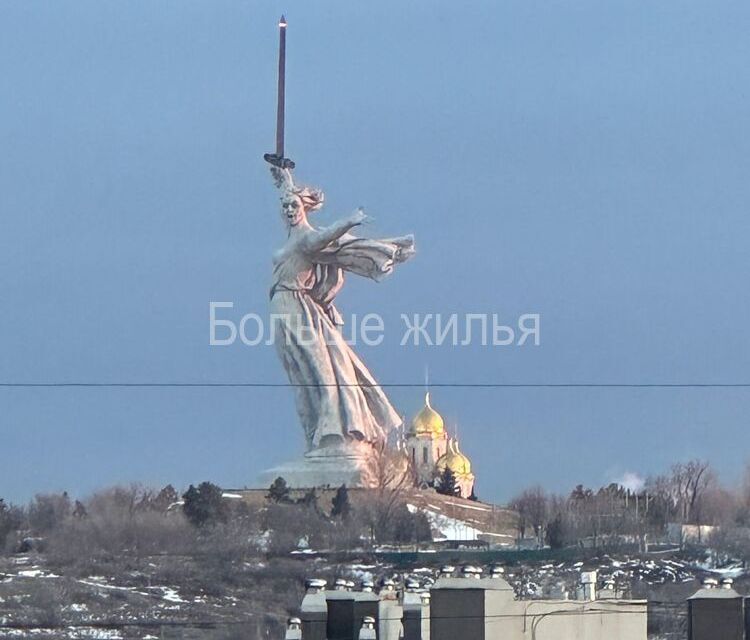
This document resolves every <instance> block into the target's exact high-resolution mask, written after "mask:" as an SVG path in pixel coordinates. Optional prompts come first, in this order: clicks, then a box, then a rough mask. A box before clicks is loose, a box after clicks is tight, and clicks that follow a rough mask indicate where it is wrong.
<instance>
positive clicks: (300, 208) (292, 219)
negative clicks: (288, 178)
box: [281, 187, 325, 227]
mask: <svg viewBox="0 0 750 640" xmlns="http://www.w3.org/2000/svg"><path fill="white" fill-rule="evenodd" d="M323 202H325V194H324V193H323V192H322V191H321V190H320V189H313V188H311V187H292V188H291V189H284V191H283V193H282V196H281V217H282V219H283V220H284V224H286V225H287V226H290V227H296V226H297V225H298V224H299V223H300V222H302V221H303V220H305V219H306V218H307V215H308V214H309V213H311V212H313V211H317V210H318V209H320V208H321V207H322V206H323Z"/></svg>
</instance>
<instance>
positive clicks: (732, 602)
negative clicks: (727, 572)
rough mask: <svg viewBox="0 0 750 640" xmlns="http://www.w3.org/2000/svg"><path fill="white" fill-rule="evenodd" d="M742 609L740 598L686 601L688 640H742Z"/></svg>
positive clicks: (743, 628)
mask: <svg viewBox="0 0 750 640" xmlns="http://www.w3.org/2000/svg"><path fill="white" fill-rule="evenodd" d="M715 592H716V593H717V594H718V595H722V591H721V590H719V589H716V590H715ZM743 609H744V607H743V601H742V597H740V596H737V597H735V598H695V599H690V600H688V640H718V639H719V638H720V639H721V640H744V638H745V624H744V622H745V620H744V617H745V615H744V610H743Z"/></svg>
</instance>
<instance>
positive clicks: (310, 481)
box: [258, 441, 373, 489]
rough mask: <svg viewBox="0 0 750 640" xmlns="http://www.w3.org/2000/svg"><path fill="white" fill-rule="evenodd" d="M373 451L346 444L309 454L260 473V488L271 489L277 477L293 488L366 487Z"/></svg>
mask: <svg viewBox="0 0 750 640" xmlns="http://www.w3.org/2000/svg"><path fill="white" fill-rule="evenodd" d="M372 456H373V449H372V446H370V445H369V444H367V443H363V442H356V441H346V442H343V443H338V444H334V445H330V446H326V447H320V448H318V449H313V450H312V451H309V452H308V453H306V454H305V455H304V457H302V458H301V459H299V460H294V461H292V462H285V463H284V464H281V465H279V466H277V467H274V468H272V469H267V470H266V471H264V472H263V473H261V475H260V477H259V479H258V480H259V483H260V485H261V486H264V487H265V486H270V485H271V483H272V482H273V481H274V480H275V479H276V478H278V477H282V478H284V480H286V483H287V485H288V486H289V487H290V488H291V489H313V488H324V487H332V488H335V487H340V486H341V485H342V484H345V485H346V486H347V487H367V486H371V484H372V483H371V482H368V468H369V466H370V461H371V460H372Z"/></svg>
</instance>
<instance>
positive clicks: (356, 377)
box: [270, 166, 414, 452]
mask: <svg viewBox="0 0 750 640" xmlns="http://www.w3.org/2000/svg"><path fill="white" fill-rule="evenodd" d="M271 173H272V175H273V177H274V180H275V182H276V186H277V187H278V188H279V189H280V190H281V218H282V220H283V222H284V225H285V227H286V231H287V239H286V242H285V243H284V245H283V247H282V248H281V249H279V250H278V251H276V252H275V253H274V256H273V285H272V287H271V294H270V296H271V317H272V318H273V319H274V336H275V341H276V348H277V351H278V354H279V357H280V358H281V361H282V363H283V365H284V368H285V369H286V372H287V375H288V376H289V382H290V383H291V384H292V385H294V389H295V393H296V402H297V413H298V414H299V418H300V421H301V423H302V426H303V428H304V432H305V439H306V443H307V451H308V452H310V451H312V450H313V449H315V448H325V447H329V446H334V447H335V446H340V445H342V444H344V443H345V442H347V441H349V440H355V441H359V442H369V443H374V442H377V441H379V440H381V439H383V438H385V437H386V436H387V434H388V433H389V432H390V431H391V429H394V428H396V427H398V426H400V424H401V418H400V417H399V415H398V414H397V413H396V411H395V410H394V409H393V407H392V406H391V403H390V402H389V400H388V398H387V397H386V395H385V393H384V392H383V390H382V389H381V388H380V387H379V386H378V385H377V382H376V381H375V379H374V378H373V376H372V374H371V373H370V372H369V371H368V370H367V367H366V366H365V365H364V364H363V362H362V361H361V360H360V358H359V357H358V356H357V354H356V353H355V352H354V351H353V349H352V348H351V347H350V346H349V345H348V344H347V343H346V341H345V340H344V338H343V336H342V335H341V332H340V329H339V327H340V326H341V324H342V320H341V316H340V315H339V313H338V311H337V310H336V307H335V306H334V305H333V302H334V298H335V297H336V294H337V293H338V292H339V291H340V290H341V287H342V286H343V284H344V274H345V273H353V274H355V275H359V276H364V277H367V278H371V279H373V280H376V281H377V280H381V279H382V278H384V277H385V276H387V275H388V274H390V273H391V272H392V271H393V268H394V266H395V265H396V264H399V263H401V262H404V261H406V260H408V259H409V258H410V257H411V256H412V255H413V254H414V239H413V237H412V236H403V237H398V238H388V239H383V240H370V239H365V238H358V237H356V236H354V235H352V234H351V233H350V231H351V230H352V229H354V228H355V227H357V226H360V225H362V224H365V223H366V222H367V221H368V217H367V215H365V213H364V212H363V211H362V209H358V210H357V211H355V212H354V213H353V214H352V215H350V216H349V217H348V218H344V219H343V220H340V221H338V222H336V223H335V224H333V225H331V226H330V227H326V228H316V227H314V226H312V225H311V224H310V221H309V220H308V216H309V215H310V214H311V213H312V212H313V211H317V210H318V209H319V208H320V207H322V205H323V201H324V195H323V192H322V191H320V190H317V189H311V188H309V187H302V186H297V185H295V184H294V181H293V178H292V174H291V171H290V170H289V169H282V168H279V167H275V166H274V167H272V168H271Z"/></svg>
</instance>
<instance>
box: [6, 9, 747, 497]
mask: <svg viewBox="0 0 750 640" xmlns="http://www.w3.org/2000/svg"><path fill="white" fill-rule="evenodd" d="M282 11H283V12H285V13H286V15H287V19H288V21H289V28H288V51H287V56H288V77H287V153H288V155H289V156H291V157H292V158H293V159H294V160H295V161H296V162H297V172H296V173H297V176H298V177H299V179H300V180H302V181H307V182H310V183H312V184H314V185H318V186H321V187H323V188H324V189H325V191H326V196H327V204H326V208H325V210H324V211H322V212H320V213H316V214H315V215H316V223H319V224H329V223H330V222H332V221H334V220H336V219H337V218H339V217H341V216H343V215H347V214H349V213H350V212H351V211H352V210H353V209H354V208H355V207H357V206H359V205H362V206H364V207H365V208H366V209H367V211H368V212H369V214H370V215H371V216H372V217H373V218H374V222H373V223H372V224H371V225H369V226H368V227H367V229H365V230H364V233H366V234H368V235H372V236H381V237H382V236H392V235H398V234H403V233H414V235H415V237H416V243H417V248H418V254H417V256H416V257H415V258H414V259H413V260H412V261H411V262H409V263H408V264H405V265H403V266H401V267H400V268H399V269H398V270H397V271H396V273H394V275H393V277H392V278H390V279H388V280H387V281H385V282H382V283H374V282H370V281H363V280H357V279H356V278H354V277H352V278H350V279H349V280H348V282H347V285H346V287H345V289H344V291H343V292H342V294H341V295H340V296H339V299H338V306H339V308H340V310H341V311H342V312H343V313H344V315H345V316H346V317H349V316H350V315H351V314H359V315H360V317H361V315H362V314H365V313H378V314H381V315H382V316H383V318H384V321H385V326H386V332H385V339H384V341H383V344H381V345H379V346H377V347H368V346H366V345H358V346H357V350H358V351H359V352H360V353H361V355H362V357H363V358H364V360H365V361H366V362H367V363H368V365H369V366H370V368H371V369H372V371H373V373H374V375H375V376H376V377H377V379H378V380H379V381H381V382H383V383H405V384H413V385H414V386H413V387H398V388H393V389H389V390H388V394H389V396H390V397H391V399H392V401H393V403H394V405H395V406H396V407H397V409H398V410H399V411H400V412H402V413H403V414H405V415H406V416H407V418H410V417H411V416H413V415H414V414H415V413H416V411H418V410H419V408H420V407H421V403H422V400H423V397H422V396H423V381H424V377H425V369H426V368H429V377H430V381H431V382H432V383H433V385H439V384H449V383H461V384H467V383H469V384H470V383H482V384H487V383H552V384H555V383H590V382H591V383H639V384H641V383H750V298H749V296H748V281H749V280H750V256H749V254H748V240H749V239H750V219H749V217H748V210H749V208H750V180H748V175H749V174H750V97H749V95H748V92H749V91H750V89H749V87H750V82H749V81H750V39H748V37H747V34H748V33H749V32H750V4H748V3H747V2H742V1H739V0H738V1H718V2H711V3H705V2H695V1H685V2H676V1H665V2H658V3H657V2H653V1H651V0H612V1H610V2H606V3H604V2H600V1H599V0H579V1H578V2H575V3H571V2H557V1H555V2H549V1H547V2H539V1H533V0H532V1H529V0H503V1H502V2H498V1H497V0H476V1H474V2H471V3H460V4H456V3H455V2H448V1H446V0H430V1H429V2H427V1H426V0H415V1H411V2H407V3H404V2H397V1H395V0H382V1H379V2H351V1H349V0H326V1H325V2H322V1H320V2H310V1H309V0H306V1H302V0H289V1H287V2H269V1H268V0H264V1H262V2H261V1H254V0H245V1H242V2H240V1H238V0H232V1H229V0H212V1H211V2H209V1H207V0H204V1H203V2H196V1H193V0H162V1H160V2H152V1H151V0H130V1H129V2H102V1H101V0H87V1H84V0H75V1H71V2H66V3H55V2H48V1H44V2H42V1H39V0H6V1H5V2H3V3H2V5H0V78H2V91H0V143H1V144H2V149H3V153H2V155H0V304H2V310H3V313H2V314H0V382H2V383H29V382H31V383H35V382H81V381H82V382H97V383H106V382H260V383H276V384H282V383H284V382H285V381H286V377H285V374H284V371H283V369H282V367H281V364H280V363H279V361H278V360H277V356H276V354H275V351H274V349H273V347H271V346H265V347H262V346H259V347H249V346H245V345H243V344H241V343H240V342H237V343H235V344H234V345H231V346H224V347H220V346H210V345H209V303H210V302H211V301H232V302H233V303H234V305H235V307H234V309H232V310H231V311H227V312H226V314H223V315H222V316H221V317H228V318H231V319H233V320H234V321H238V320H239V318H240V317H241V316H242V315H244V314H246V313H258V314H261V315H263V314H267V313H268V288H269V284H270V276H271V255H272V253H273V251H274V250H276V249H278V248H279V247H280V246H281V244H282V243H283V240H284V231H283V227H282V225H281V222H280V220H279V216H278V205H277V194H276V192H275V190H274V189H273V187H272V184H271V181H270V178H269V175H268V169H267V166H266V165H265V164H264V162H263V161H262V155H263V153H265V152H268V151H272V150H273V142H274V125H275V83H276V75H275V74H276V53H277V27H276V23H277V21H278V17H279V14H280V13H282ZM415 313H418V314H422V315H424V314H428V313H432V314H436V313H441V314H444V315H450V314H452V313H456V314H459V315H460V316H461V317H463V316H464V315H465V314H467V313H482V314H488V315H490V316H491V315H492V314H498V316H499V317H500V318H501V319H504V320H507V321H508V322H511V323H512V322H514V321H515V319H517V318H518V316H519V315H521V314H523V313H538V314H539V315H540V318H541V320H540V327H541V341H540V344H539V346H534V345H531V344H527V345H524V346H482V345H481V344H476V343H472V344H470V345H466V346H452V345H450V344H443V345H441V346H427V345H424V344H420V345H418V346H415V345H413V344H410V345H405V346H401V345H400V344H399V343H400V338H401V336H402V334H403V323H402V321H401V319H400V315H401V314H409V315H411V314H415ZM432 398H433V405H434V406H435V407H436V408H437V409H438V410H439V411H440V412H441V413H442V415H443V416H444V418H445V420H446V422H447V424H448V426H449V428H450V429H451V430H455V429H456V428H458V429H459V432H460V438H461V447H462V450H463V451H464V452H465V453H466V454H467V455H469V456H470V457H471V459H472V462H473V466H474V471H475V473H476V476H477V493H478V495H479V497H480V498H482V499H486V500H493V501H499V502H502V501H505V500H508V499H510V498H511V497H512V496H513V494H514V493H515V492H517V491H518V490H520V489H522V488H523V487H526V486H529V485H533V484H541V485H542V486H543V487H545V488H547V489H549V490H552V491H558V492H567V491H569V490H570V489H571V488H572V487H573V486H575V485H576V484H578V483H583V484H587V485H593V486H599V485H601V484H603V483H607V482H610V481H613V480H617V479H619V478H631V479H632V477H633V476H632V474H635V475H636V476H640V477H645V476H648V475H649V474H654V473H659V472H661V471H662V470H664V469H666V468H668V467H669V465H671V464H672V463H673V462H676V461H679V460H685V459H688V458H692V457H701V458H705V459H708V460H709V461H710V462H711V463H712V464H713V465H714V466H715V468H716V469H717V470H718V471H719V474H720V476H721V477H722V479H724V480H726V481H727V482H732V481H735V480H736V479H737V478H739V477H740V475H741V473H742V469H743V467H744V464H745V462H746V461H747V460H748V459H750V446H749V445H750V436H749V435H748V424H749V422H750V420H749V417H750V389H748V388H724V389H716V388H688V389H680V388H667V389H665V388H651V389H643V388H607V389H591V388H573V389H571V388H467V387H456V388H450V387H441V386H435V387H434V388H433V391H432ZM303 449H304V442H303V437H302V430H301V428H300V426H299V424H298V421H297V418H296V413H295V409H294V403H293V395H292V392H291V390H290V389H288V388H283V387H278V388H274V387H261V388H216V387H209V388H201V387H190V388H133V387H128V388H101V387H99V388H69V387H66V388H18V387H2V388H0V497H4V498H5V499H6V500H9V501H14V502H23V501H26V500H28V499H30V498H31V497H32V496H33V495H34V494H36V493H38V492H49V491H61V490H67V491H68V492H69V493H71V494H72V495H74V496H85V495H87V494H90V493H91V492H92V491H94V490H96V489H98V488H102V487H106V486H110V485H113V484H118V483H131V482H137V483H141V484H145V485H151V486H156V487H159V486H163V485H165V484H166V483H172V484H173V485H175V486H176V487H177V488H179V489H183V488H185V487H186V486H187V485H188V484H189V483H196V482H201V481H203V480H211V481H213V482H216V483H218V484H220V485H221V486H223V487H227V488H230V487H231V488H239V487H243V486H256V478H257V476H258V474H259V473H260V472H261V471H262V470H264V469H266V468H268V467H271V466H273V465H276V464H279V463H282V462H285V461H288V460H291V459H294V458H297V457H299V456H300V455H301V453H302V451H303Z"/></svg>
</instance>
